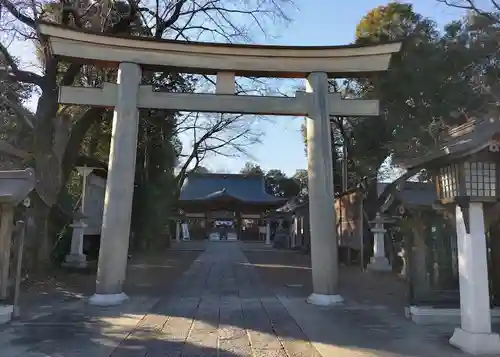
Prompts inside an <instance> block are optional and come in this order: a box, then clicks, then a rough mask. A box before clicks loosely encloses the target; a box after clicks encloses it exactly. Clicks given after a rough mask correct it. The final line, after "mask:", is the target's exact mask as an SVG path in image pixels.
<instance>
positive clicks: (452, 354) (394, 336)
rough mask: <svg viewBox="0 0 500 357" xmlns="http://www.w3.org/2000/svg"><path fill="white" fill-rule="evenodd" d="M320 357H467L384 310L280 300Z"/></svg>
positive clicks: (288, 298) (443, 340) (346, 304)
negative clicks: (322, 305) (318, 305)
mask: <svg viewBox="0 0 500 357" xmlns="http://www.w3.org/2000/svg"><path fill="white" fill-rule="evenodd" d="M278 299H279V301H280V302H281V303H282V304H283V306H284V307H285V308H286V309H287V311H288V312H289V313H290V315H291V316H292V317H293V318H294V319H295V320H296V321H297V323H298V325H300V327H301V328H302V330H303V331H304V332H305V334H306V335H307V337H308V338H309V339H310V340H311V341H313V342H312V344H313V346H314V347H315V348H316V349H317V350H318V351H319V352H320V353H321V355H322V356H336V357H355V356H356V357H358V356H359V357H430V356H436V357H438V356H439V357H459V356H468V354H466V353H463V352H461V351H460V350H458V349H456V348H454V347H452V346H450V345H449V344H448V343H447V342H448V341H447V340H446V339H443V337H442V335H440V334H436V333H434V332H435V331H433V330H432V329H429V328H422V326H417V325H415V324H413V323H412V322H411V321H409V320H408V321H401V319H400V318H399V315H398V314H395V313H392V312H391V311H389V310H387V309H372V308H371V307H369V306H361V305H359V304H355V303H350V302H346V303H344V304H340V305H338V306H334V307H317V306H311V305H309V304H307V303H306V302H305V301H304V299H300V298H295V297H285V296H279V297H278Z"/></svg>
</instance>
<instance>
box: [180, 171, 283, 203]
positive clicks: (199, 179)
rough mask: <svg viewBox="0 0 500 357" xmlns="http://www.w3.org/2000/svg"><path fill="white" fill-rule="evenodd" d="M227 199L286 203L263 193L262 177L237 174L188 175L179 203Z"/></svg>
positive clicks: (281, 199)
mask: <svg viewBox="0 0 500 357" xmlns="http://www.w3.org/2000/svg"><path fill="white" fill-rule="evenodd" d="M222 197H228V198H233V199H236V200H239V201H242V202H252V203H279V202H284V201H286V199H285V198H283V197H276V196H273V195H270V194H268V193H267V192H266V191H265V184H264V177H263V176H248V175H239V174H200V173H190V174H188V176H187V178H186V181H185V182H184V185H183V186H182V189H181V194H180V196H179V200H180V201H206V200H214V199H217V198H222Z"/></svg>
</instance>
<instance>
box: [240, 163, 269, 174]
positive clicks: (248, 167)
mask: <svg viewBox="0 0 500 357" xmlns="http://www.w3.org/2000/svg"><path fill="white" fill-rule="evenodd" d="M240 173H241V174H245V175H261V176H263V175H264V170H262V168H261V167H260V166H259V165H257V164H254V163H252V162H246V163H245V166H244V167H243V168H242V169H241V170H240Z"/></svg>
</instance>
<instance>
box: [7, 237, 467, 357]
mask: <svg viewBox="0 0 500 357" xmlns="http://www.w3.org/2000/svg"><path fill="white" fill-rule="evenodd" d="M277 269H279V268H277ZM278 290H279V291H278ZM285 291H286V289H280V288H278V287H275V288H271V287H270V286H268V285H265V284H264V282H263V279H260V277H259V276H258V273H257V269H256V268H254V267H252V266H251V265H250V264H249V263H248V261H247V259H246V257H245V256H244V255H243V253H242V251H241V249H240V247H239V245H238V244H237V243H230V242H213V243H209V244H208V245H207V248H206V250H205V251H204V252H203V253H202V254H201V255H200V256H199V257H198V259H197V260H196V261H195V262H194V263H193V264H192V266H191V267H190V268H189V269H188V270H187V271H186V272H185V273H184V275H182V277H180V279H179V280H178V281H177V283H176V285H175V290H174V292H173V293H172V294H170V295H169V296H166V297H132V298H131V299H130V300H129V301H128V302H127V303H125V304H123V305H121V306H118V307H109V308H97V307H92V306H89V305H87V304H85V303H83V302H80V304H81V306H77V307H75V306H72V307H71V308H68V309H67V310H63V311H60V312H58V313H56V314H52V315H50V316H45V317H42V318H38V319H36V320H34V321H29V322H17V323H14V324H13V325H11V326H9V327H7V328H4V329H3V330H0V346H1V348H0V357H4V356H5V357H42V356H50V357H63V356H64V357H75V356H89V357H110V356H111V357H160V356H162V357H195V356H199V357H201V356H206V357H247V356H248V357H438V356H439V357H456V356H464V354H462V353H461V352H459V351H458V350H455V349H453V348H451V347H450V346H448V345H447V344H446V341H445V340H443V341H441V340H439V337H436V336H438V335H435V334H433V332H432V331H431V330H425V329H422V328H421V327H419V326H416V325H414V324H412V323H411V322H409V321H401V320H398V319H397V318H396V317H394V316H392V315H390V312H389V311H387V310H380V311H379V310H377V309H373V308H370V307H367V306H364V305H356V304H353V303H351V302H346V303H345V304H343V305H339V306H336V307H332V308H318V307H315V306H311V305H308V304H306V303H305V300H304V298H303V297H298V296H295V295H293V294H291V295H290V294H288V296H287V294H286V292H285ZM299 325H300V327H299ZM306 334H307V335H306ZM310 341H312V342H310Z"/></svg>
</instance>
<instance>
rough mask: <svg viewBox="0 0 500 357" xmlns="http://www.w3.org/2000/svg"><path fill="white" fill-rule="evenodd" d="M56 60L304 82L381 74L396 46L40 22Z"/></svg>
mask: <svg viewBox="0 0 500 357" xmlns="http://www.w3.org/2000/svg"><path fill="white" fill-rule="evenodd" d="M39 30H40V33H41V34H42V35H43V36H46V37H47V39H48V43H49V45H50V49H51V51H52V53H53V54H54V55H55V56H58V57H62V58H67V59H70V60H75V59H77V60H78V59H79V60H84V61H88V62H94V63H104V64H106V65H112V66H114V65H118V64H119V63H120V62H132V63H137V64H140V65H142V66H145V67H152V68H156V67H165V68H172V69H175V70H176V71H178V72H184V73H204V74H217V73H220V72H232V73H234V74H235V75H239V76H261V77H280V78H303V77H306V76H307V75H308V74H309V73H312V72H325V73H328V75H329V76H330V77H344V78H345V77H358V76H363V75H365V74H369V73H371V72H378V71H385V70H387V69H388V67H389V62H390V59H391V55H392V54H393V53H397V52H398V51H399V50H400V48H401V43H399V42H392V43H385V44H378V45H370V46H359V45H346V46H328V47H325V46H321V47H320V46H269V45H235V44H222V43H207V42H184V41H171V40H153V39H148V38H141V37H130V36H128V37H125V36H108V35H105V34H100V33H96V32H89V31H81V30H75V29H71V28H68V27H63V26H60V25H55V24H50V23H41V24H40V26H39Z"/></svg>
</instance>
